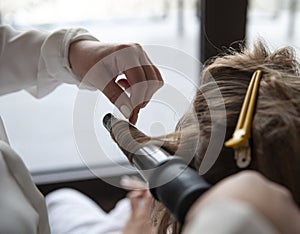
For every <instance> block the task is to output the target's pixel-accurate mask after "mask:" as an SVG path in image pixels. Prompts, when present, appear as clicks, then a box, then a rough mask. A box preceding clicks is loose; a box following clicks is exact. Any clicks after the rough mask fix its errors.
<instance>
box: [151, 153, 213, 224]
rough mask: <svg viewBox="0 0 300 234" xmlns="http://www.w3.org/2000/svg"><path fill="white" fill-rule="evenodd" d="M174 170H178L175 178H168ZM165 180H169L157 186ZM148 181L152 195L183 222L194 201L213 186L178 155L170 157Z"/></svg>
mask: <svg viewBox="0 0 300 234" xmlns="http://www.w3.org/2000/svg"><path fill="white" fill-rule="evenodd" d="M174 172H177V175H175V176H174V177H173V178H174V179H173V180H171V181H170V180H167V179H168V178H170V174H173V173H174ZM165 179H166V180H165ZM163 181H169V182H167V183H161V185H159V186H156V184H157V183H159V182H163ZM148 182H149V186H150V188H151V189H150V191H151V193H152V195H153V196H154V197H155V198H156V199H157V200H158V201H160V202H161V203H162V204H163V205H164V206H165V207H166V208H167V209H168V210H169V212H170V213H171V214H172V215H173V216H174V218H176V219H177V220H178V221H179V222H180V223H181V224H183V223H184V220H185V216H186V214H187V212H188V211H189V209H190V208H191V206H192V205H193V204H194V202H195V201H196V200H197V199H198V198H199V197H200V196H201V195H202V194H203V193H205V192H206V191H207V190H208V189H209V188H210V187H211V185H209V184H208V183H207V182H206V181H205V180H204V179H203V177H202V176H200V175H199V174H198V173H197V172H196V171H195V170H193V169H192V168H190V167H187V166H186V163H185V162H184V161H183V160H182V159H178V158H177V157H174V158H170V160H168V161H167V162H166V163H164V164H163V165H160V166H159V167H158V168H157V170H156V171H155V173H154V174H152V176H151V177H150V178H149V181H148Z"/></svg>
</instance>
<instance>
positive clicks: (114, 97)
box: [102, 80, 133, 119]
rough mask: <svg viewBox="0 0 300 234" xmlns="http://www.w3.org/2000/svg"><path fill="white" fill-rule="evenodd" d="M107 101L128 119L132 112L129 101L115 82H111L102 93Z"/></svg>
mask: <svg viewBox="0 0 300 234" xmlns="http://www.w3.org/2000/svg"><path fill="white" fill-rule="evenodd" d="M102 92H103V93H104V94H105V95H106V96H107V97H108V99H109V100H110V101H111V102H112V103H113V104H114V105H115V106H116V107H117V108H118V109H119V110H120V112H121V113H122V114H123V115H124V116H125V117H126V118H127V119H129V118H130V116H131V112H132V111H133V108H132V105H131V101H130V99H129V97H128V96H127V94H126V93H125V91H124V90H122V89H121V88H120V86H119V85H118V84H116V83H115V80H111V81H110V82H108V84H107V85H106V86H105V88H104V89H103V91H102Z"/></svg>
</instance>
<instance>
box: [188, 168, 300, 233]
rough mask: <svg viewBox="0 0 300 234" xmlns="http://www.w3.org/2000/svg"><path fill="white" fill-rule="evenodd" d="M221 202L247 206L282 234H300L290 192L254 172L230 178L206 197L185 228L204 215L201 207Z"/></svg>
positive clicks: (297, 216)
mask: <svg viewBox="0 0 300 234" xmlns="http://www.w3.org/2000/svg"><path fill="white" fill-rule="evenodd" d="M218 200H225V201H226V200H237V201H242V202H245V203H247V204H248V205H250V206H252V207H253V208H254V209H255V210H256V211H257V212H259V213H260V214H262V215H263V216H264V217H265V218H267V220H269V221H270V222H271V223H272V224H273V226H274V227H275V228H276V229H277V230H278V231H279V233H300V212H299V209H298V207H297V206H296V204H295V202H294V201H293V199H292V197H291V194H290V192H289V191H288V190H287V189H286V188H284V187H282V186H281V185H278V184H275V183H273V182H271V181H269V180H267V179H266V178H265V177H263V176H262V175H260V174H259V173H256V172H251V171H245V172H241V173H239V174H237V175H234V176H231V177H228V178H227V179H224V180H223V181H221V182H220V183H218V184H217V185H216V186H215V187H213V188H212V189H211V190H209V191H208V192H207V193H206V194H204V195H203V196H202V197H201V198H200V199H199V200H198V201H197V202H196V203H195V204H194V206H193V207H192V209H191V211H190V212H189V214H188V216H187V221H186V225H189V223H190V221H191V220H193V218H195V216H196V214H197V213H198V212H201V207H203V206H205V205H208V204H209V203H214V202H216V201H218ZM225 218H226V217H225Z"/></svg>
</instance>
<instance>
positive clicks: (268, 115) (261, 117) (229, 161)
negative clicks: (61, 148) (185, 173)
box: [131, 42, 300, 233]
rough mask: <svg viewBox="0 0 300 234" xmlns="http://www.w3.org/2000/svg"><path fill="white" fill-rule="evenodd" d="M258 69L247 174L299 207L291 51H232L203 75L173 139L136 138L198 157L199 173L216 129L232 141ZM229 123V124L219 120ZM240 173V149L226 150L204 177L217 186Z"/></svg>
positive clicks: (297, 99)
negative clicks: (282, 189) (274, 186)
mask: <svg viewBox="0 0 300 234" xmlns="http://www.w3.org/2000/svg"><path fill="white" fill-rule="evenodd" d="M256 70H261V71H262V77H261V81H260V87H259V90H258V96H257V101H256V107H255V110H254V115H253V122H252V127H251V138H250V146H251V152H252V153H251V156H252V160H251V163H250V165H249V167H248V168H247V169H253V170H256V171H259V172H261V173H262V174H263V175H265V176H266V177H267V178H269V179H271V180H273V181H275V182H277V183H280V184H282V185H284V186H286V187H287V188H288V189H289V190H290V191H291V192H292V195H293V196H294V199H295V200H296V202H297V203H298V205H299V204H300V187H299V186H298V181H297V179H298V176H299V175H300V155H299V154H300V153H299V152H300V77H299V64H298V62H297V61H296V59H295V55H294V52H293V50H292V49H291V48H283V49H280V50H277V51H275V52H273V53H270V52H269V51H268V49H267V48H266V47H265V46H264V45H263V43H262V42H258V43H256V44H255V46H254V48H253V49H251V50H246V49H243V50H242V51H241V52H235V51H230V52H229V53H228V54H226V55H224V56H220V57H216V58H214V59H213V60H211V61H210V62H209V63H207V64H206V66H205V68H204V70H203V72H202V76H201V85H200V87H199V89H198V91H197V94H196V97H195V99H194V102H193V108H191V111H190V112H187V113H186V114H185V115H184V116H183V117H182V118H181V120H180V121H179V123H178V126H177V129H176V130H175V132H174V133H173V134H169V135H166V136H161V137H156V138H150V137H145V135H139V134H137V133H133V132H131V137H134V138H135V136H136V137H137V138H135V139H136V140H137V141H138V142H140V143H142V142H143V140H145V141H146V142H147V144H151V143H153V144H159V145H160V146H163V147H164V148H165V149H166V150H167V151H169V153H171V154H172V153H175V152H176V155H177V156H182V157H190V155H188V154H190V153H193V154H194V157H193V160H192V161H191V162H190V166H191V167H193V168H195V169H196V170H199V168H200V166H201V163H202V160H203V158H204V155H205V154H206V151H207V148H208V146H209V144H210V138H211V135H212V129H213V131H215V132H216V133H217V134H218V131H221V129H224V128H225V130H226V132H225V139H224V142H225V141H227V140H229V139H230V138H231V137H232V134H233V132H234V130H235V127H236V124H237V120H238V117H239V114H240V110H241V107H242V104H243V101H244V98H245V94H246V91H247V89H248V85H249V83H250V80H251V77H252V75H253V73H254V72H255V71H256ZM216 93H220V94H221V95H215V94H216ZM208 103H209V104H208ZM224 107H225V114H226V115H225V116H224ZM211 110H213V111H211ZM194 113H196V120H197V121H195V118H194ZM224 118H225V121H218V119H219V120H224ZM212 119H214V120H217V121H214V124H215V126H214V128H212ZM134 131H138V130H134ZM138 138H140V139H138ZM195 139H196V140H197V142H198V144H197V148H196V151H195V152H192V151H191V142H194V141H195ZM224 142H222V144H223V145H224ZM240 170H241V169H240V168H239V167H238V166H237V164H236V160H235V158H234V150H233V149H231V148H226V147H225V146H223V147H222V149H221V152H220V154H219V156H218V158H217V160H216V161H215V163H214V164H213V166H212V167H211V168H210V169H209V170H208V171H207V172H206V173H205V174H204V177H205V178H206V179H207V180H208V181H209V182H210V183H216V182H218V181H219V180H221V179H223V178H224V177H227V176H229V175H231V174H233V173H236V172H238V171H240ZM159 219H160V220H163V221H162V223H161V226H162V227H164V228H163V229H166V227H167V226H168V225H170V219H169V217H167V216H166V215H162V216H161V217H160V218H159ZM161 230H162V229H161ZM162 232H163V231H162ZM162 232H161V233H162Z"/></svg>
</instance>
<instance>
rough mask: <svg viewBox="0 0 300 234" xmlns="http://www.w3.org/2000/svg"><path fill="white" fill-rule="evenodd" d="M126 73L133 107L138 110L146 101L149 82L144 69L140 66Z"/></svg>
mask: <svg viewBox="0 0 300 234" xmlns="http://www.w3.org/2000/svg"><path fill="white" fill-rule="evenodd" d="M124 73H125V75H126V77H127V80H128V82H129V85H130V89H131V96H130V100H131V104H132V107H133V108H136V107H138V106H139V105H140V104H141V103H143V102H144V101H145V95H146V92H147V80H146V75H145V73H144V69H143V68H142V67H141V66H139V67H134V68H131V69H129V70H126V71H125V72H124Z"/></svg>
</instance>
